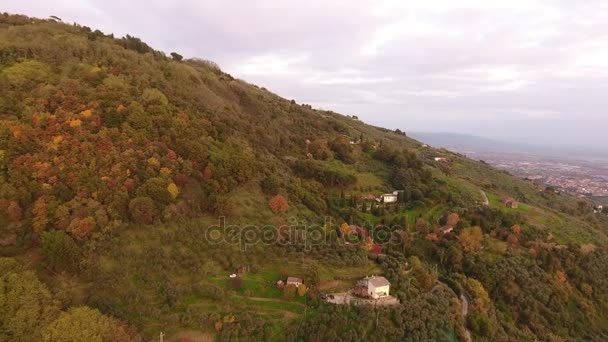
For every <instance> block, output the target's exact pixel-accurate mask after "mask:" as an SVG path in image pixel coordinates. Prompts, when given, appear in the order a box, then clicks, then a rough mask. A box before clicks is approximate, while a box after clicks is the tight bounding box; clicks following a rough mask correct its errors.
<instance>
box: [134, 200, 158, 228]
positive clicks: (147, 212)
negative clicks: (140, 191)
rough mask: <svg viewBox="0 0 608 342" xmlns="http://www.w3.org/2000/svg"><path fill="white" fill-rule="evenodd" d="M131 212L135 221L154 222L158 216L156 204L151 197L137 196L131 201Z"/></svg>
mask: <svg viewBox="0 0 608 342" xmlns="http://www.w3.org/2000/svg"><path fill="white" fill-rule="evenodd" d="M129 212H130V213H131V218H132V219H133V221H134V222H136V223H143V224H152V223H153V222H154V218H155V216H156V206H155V205H154V201H153V200H152V199H151V198H150V197H137V198H134V199H132V200H131V202H129Z"/></svg>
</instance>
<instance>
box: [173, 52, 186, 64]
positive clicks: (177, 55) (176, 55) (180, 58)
mask: <svg viewBox="0 0 608 342" xmlns="http://www.w3.org/2000/svg"><path fill="white" fill-rule="evenodd" d="M171 58H173V60H174V61H176V62H181V61H182V59H184V56H182V55H180V54H179V53H177V52H171Z"/></svg>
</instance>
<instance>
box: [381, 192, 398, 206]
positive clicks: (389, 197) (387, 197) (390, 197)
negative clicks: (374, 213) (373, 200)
mask: <svg viewBox="0 0 608 342" xmlns="http://www.w3.org/2000/svg"><path fill="white" fill-rule="evenodd" d="M377 201H378V202H380V203H385V204H387V203H397V195H395V194H384V195H381V196H380V198H378V199H377Z"/></svg>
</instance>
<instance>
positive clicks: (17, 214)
mask: <svg viewBox="0 0 608 342" xmlns="http://www.w3.org/2000/svg"><path fill="white" fill-rule="evenodd" d="M6 212H7V214H8V219H9V220H11V221H12V222H19V221H21V218H22V217H23V211H22V210H21V207H20V206H19V203H17V202H16V201H11V202H10V204H9V205H8V208H6Z"/></svg>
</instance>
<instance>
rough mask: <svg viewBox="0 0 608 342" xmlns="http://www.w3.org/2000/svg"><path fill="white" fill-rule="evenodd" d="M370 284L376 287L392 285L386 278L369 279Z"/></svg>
mask: <svg viewBox="0 0 608 342" xmlns="http://www.w3.org/2000/svg"><path fill="white" fill-rule="evenodd" d="M368 282H369V283H370V284H372V285H374V287H379V286H387V285H390V284H391V283H389V282H388V280H386V278H384V277H371V278H369V279H368Z"/></svg>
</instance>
